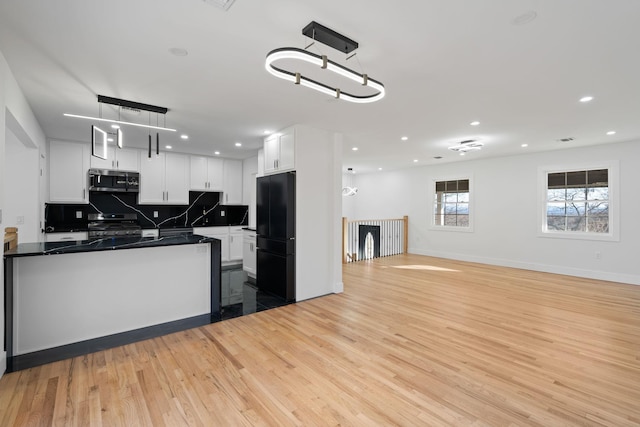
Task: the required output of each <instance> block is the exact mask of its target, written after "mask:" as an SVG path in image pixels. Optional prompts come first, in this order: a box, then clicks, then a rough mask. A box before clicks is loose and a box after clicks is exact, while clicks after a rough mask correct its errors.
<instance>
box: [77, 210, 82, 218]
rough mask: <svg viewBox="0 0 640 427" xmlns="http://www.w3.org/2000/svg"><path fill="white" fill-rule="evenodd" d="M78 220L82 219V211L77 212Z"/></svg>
mask: <svg viewBox="0 0 640 427" xmlns="http://www.w3.org/2000/svg"><path fill="white" fill-rule="evenodd" d="M76 219H82V211H76Z"/></svg>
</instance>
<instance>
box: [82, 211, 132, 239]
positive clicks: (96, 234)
mask: <svg viewBox="0 0 640 427" xmlns="http://www.w3.org/2000/svg"><path fill="white" fill-rule="evenodd" d="M87 218H88V220H89V238H90V239H95V238H102V237H122V236H126V237H136V236H142V227H140V224H138V215H136V214H131V213H125V214H104V213H99V214H89V215H87Z"/></svg>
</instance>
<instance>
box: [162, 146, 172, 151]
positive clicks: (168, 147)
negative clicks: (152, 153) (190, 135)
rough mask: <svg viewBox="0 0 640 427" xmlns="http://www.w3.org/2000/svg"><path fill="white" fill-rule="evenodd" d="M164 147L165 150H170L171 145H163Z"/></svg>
mask: <svg viewBox="0 0 640 427" xmlns="http://www.w3.org/2000/svg"><path fill="white" fill-rule="evenodd" d="M164 148H166V149H167V150H171V149H172V148H173V147H172V146H170V145H165V146H164Z"/></svg>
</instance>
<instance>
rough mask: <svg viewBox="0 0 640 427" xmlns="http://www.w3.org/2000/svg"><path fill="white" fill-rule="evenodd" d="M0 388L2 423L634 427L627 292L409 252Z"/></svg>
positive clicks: (31, 372)
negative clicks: (321, 292)
mask: <svg viewBox="0 0 640 427" xmlns="http://www.w3.org/2000/svg"><path fill="white" fill-rule="evenodd" d="M343 280H344V284H345V292H344V293H342V294H337V295H328V296H326V297H322V298H316V299H313V300H309V301H304V302H301V303H297V304H292V305H288V306H285V307H280V308H277V309H273V310H269V311H266V312H260V313H255V314H252V315H249V316H243V317H239V318H235V319H231V320H227V321H224V322H220V323H216V324H211V325H207V326H203V327H200V328H196V329H192V330H188V331H183V332H178V333H175V334H171V335H166V336H163V337H159V338H156V339H152V340H147V341H142V342H139V343H135V344H130V345H127V346H123V347H117V348H113V349H109V350H105V351H101V352H98V353H94V354H90V355H86V356H82V357H77V358H74V359H69V360H65V361H61V362H55V363H52V364H49V365H45V366H41V367H35V368H31V369H28V370H25V371H20V372H14V373H10V374H6V375H5V376H4V377H3V378H2V379H0V425H2V426H26V425H54V426H65V427H66V426H73V425H78V426H86V425H90V426H132V425H139V426H185V425H187V426H210V425H221V426H284V425H291V426H314V425H318V426H324V425H335V426H338V425H340V426H350V425H354V426H358V425H362V426H371V425H407V426H409V425H411V426H413V425H428V426H544V427H548V426H561V425H562V426H565V425H568V426H574V425H575V426H638V425H640V404H639V402H640V286H633V285H625V284H619V283H612V282H605V281H598V280H590V279H580V278H575V277H570V276H562V275H553V274H547V273H541V272H534V271H526V270H518V269H510V268H503V267H495V266H488V265H482V264H474V263H467V262H461V261H452V260H445V259H439V258H432V257H424V256H417V255H399V256H392V257H386V258H380V259H377V260H373V261H365V262H358V263H351V264H347V265H345V266H344V272H343Z"/></svg>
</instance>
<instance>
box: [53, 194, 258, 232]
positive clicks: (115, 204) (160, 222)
mask: <svg viewBox="0 0 640 427" xmlns="http://www.w3.org/2000/svg"><path fill="white" fill-rule="evenodd" d="M220 195H221V193H218V192H203V191H190V192H189V205H187V206H185V205H139V204H138V201H137V195H136V194H131V193H98V192H96V193H91V194H90V196H89V204H88V205H85V204H82V205H79V204H57V203H56V204H53V203H47V204H46V205H45V231H47V232H55V231H74V230H78V231H80V230H86V228H87V224H88V221H87V215H88V214H90V213H100V212H102V213H136V214H138V221H139V223H140V225H141V226H142V227H143V228H173V227H207V226H219V225H247V224H248V217H249V215H248V213H249V207H248V206H246V205H222V204H220Z"/></svg>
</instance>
